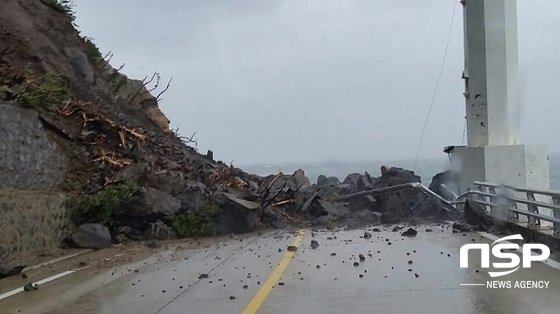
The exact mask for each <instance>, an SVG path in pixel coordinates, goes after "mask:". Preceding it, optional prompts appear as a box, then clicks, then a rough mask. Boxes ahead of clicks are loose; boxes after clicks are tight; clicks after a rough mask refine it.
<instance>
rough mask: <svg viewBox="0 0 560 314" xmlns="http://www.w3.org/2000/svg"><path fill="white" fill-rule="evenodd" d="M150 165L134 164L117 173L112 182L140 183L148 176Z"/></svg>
mask: <svg viewBox="0 0 560 314" xmlns="http://www.w3.org/2000/svg"><path fill="white" fill-rule="evenodd" d="M147 168H148V164H147V163H145V162H136V163H132V164H130V165H128V166H126V167H124V168H122V169H121V170H119V172H117V174H116V175H115V178H114V179H113V180H112V181H114V182H124V181H134V182H138V181H140V178H142V177H143V176H144V175H145V174H146V170H147Z"/></svg>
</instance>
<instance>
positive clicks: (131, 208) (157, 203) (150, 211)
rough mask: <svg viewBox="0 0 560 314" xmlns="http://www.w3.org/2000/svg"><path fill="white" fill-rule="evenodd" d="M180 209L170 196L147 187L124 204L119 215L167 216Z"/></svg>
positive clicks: (174, 199)
mask: <svg viewBox="0 0 560 314" xmlns="http://www.w3.org/2000/svg"><path fill="white" fill-rule="evenodd" d="M179 208H181V202H180V201H179V200H177V199H176V198H174V197H173V196H171V194H169V193H166V192H163V191H160V190H157V189H154V188H151V187H148V188H141V189H140V190H139V191H138V192H137V193H135V194H134V195H133V196H132V197H130V198H129V199H128V200H126V201H125V202H124V204H123V205H122V206H121V208H120V210H119V213H121V214H126V215H129V216H134V217H146V216H152V215H156V216H169V215H174V214H176V213H177V212H178V211H179Z"/></svg>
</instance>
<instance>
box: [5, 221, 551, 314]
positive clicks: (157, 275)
mask: <svg viewBox="0 0 560 314" xmlns="http://www.w3.org/2000/svg"><path fill="white" fill-rule="evenodd" d="M374 228H379V229H381V230H379V231H377V230H376V229H374ZM374 228H366V229H365V230H368V232H370V233H371V235H372V237H371V238H367V239H364V237H363V236H364V229H359V230H353V231H337V232H333V231H315V232H314V231H311V230H307V231H300V232H284V231H283V232H280V231H279V232H272V233H268V234H265V235H261V236H257V235H254V236H249V237H245V238H243V239H241V240H239V239H232V240H230V241H226V242H222V243H219V244H218V245H214V246H211V247H208V248H204V249H196V250H178V251H176V252H175V253H173V254H172V255H169V256H160V257H153V258H152V259H151V260H148V261H143V262H138V263H136V264H134V265H125V266H123V267H120V268H116V269H112V270H111V272H110V273H107V274H105V275H103V276H96V277H95V278H90V277H88V276H86V274H81V273H80V272H77V273H75V274H72V275H69V276H67V277H65V278H62V279H58V280H57V281H53V282H51V283H48V284H45V285H44V286H42V287H41V288H40V289H39V290H36V291H33V292H27V293H20V294H18V295H15V296H13V297H10V298H8V299H5V300H2V301H0V308H2V309H7V312H8V313H10V312H14V313H17V312H18V310H21V312H22V313H34V312H36V313H41V312H47V313H49V312H50V313H77V312H81V313H254V312H255V311H256V312H258V313H343V312H345V311H351V312H352V313H450V312H453V313H558V309H559V308H560V298H558V296H559V295H560V272H559V271H558V270H557V269H556V268H554V267H550V266H549V265H545V264H543V263H534V264H533V267H532V268H531V269H523V268H520V269H519V270H518V271H516V272H514V273H513V274H510V275H507V276H504V277H500V278H490V276H489V275H488V273H487V271H488V269H481V268H480V254H478V253H475V254H471V255H470V256H469V258H470V260H469V266H470V268H468V269H461V268H459V250H460V247H461V245H463V244H467V243H473V242H475V243H492V241H491V240H489V239H487V238H485V237H483V236H482V235H480V234H478V233H452V232H451V230H450V228H448V227H447V226H443V227H442V226H440V225H429V226H418V227H414V228H415V229H416V230H418V234H417V236H416V237H403V236H401V233H402V232H403V231H404V230H406V229H407V228H404V229H401V230H398V231H395V232H393V231H392V228H393V227H392V226H391V227H374ZM427 229H431V231H427ZM312 240H315V241H317V243H318V244H319V246H318V247H317V248H316V249H312V248H311V241H312ZM290 245H296V246H299V247H298V249H297V251H295V252H294V251H293V250H292V251H290V250H288V246H290ZM360 254H361V255H362V258H361V259H360ZM490 270H491V269H490ZM206 276H207V277H206ZM488 280H500V281H510V282H511V283H512V285H513V284H514V283H515V282H516V281H527V280H530V281H549V285H548V288H547V289H511V288H510V289H491V288H487V287H486V281H488ZM462 284H483V286H465V285H462ZM2 292H3V291H0V293H2Z"/></svg>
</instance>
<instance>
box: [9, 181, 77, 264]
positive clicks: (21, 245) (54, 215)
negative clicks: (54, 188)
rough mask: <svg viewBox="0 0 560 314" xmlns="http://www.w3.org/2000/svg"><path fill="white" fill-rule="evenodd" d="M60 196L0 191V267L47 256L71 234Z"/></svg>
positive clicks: (62, 196)
mask: <svg viewBox="0 0 560 314" xmlns="http://www.w3.org/2000/svg"><path fill="white" fill-rule="evenodd" d="M65 200H66V197H65V196H64V195H63V194H61V193H54V192H42V191H21V190H17V191H16V190H0V264H3V265H12V266H13V265H17V264H25V259H26V258H29V257H34V256H37V255H38V254H41V253H48V252H49V251H50V250H52V249H53V248H56V247H58V246H60V244H61V242H62V241H63V240H64V239H65V238H66V237H67V236H68V235H69V234H70V226H71V222H70V217H69V215H68V214H67V211H66V209H65V208H64V202H65Z"/></svg>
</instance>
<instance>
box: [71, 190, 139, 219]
mask: <svg viewBox="0 0 560 314" xmlns="http://www.w3.org/2000/svg"><path fill="white" fill-rule="evenodd" d="M136 191H138V184H136V183H135V182H126V183H123V184H121V185H119V186H115V187H113V188H110V189H106V190H102V191H99V192H97V193H96V194H92V195H85V196H79V197H73V198H71V199H69V200H68V201H67V202H66V207H67V208H68V209H69V210H70V211H71V213H72V217H73V220H74V222H75V223H76V224H78V225H80V224H83V223H100V224H107V223H109V222H110V221H111V220H112V219H113V217H114V216H115V212H116V210H117V209H118V208H119V206H120V205H121V203H122V202H123V201H124V200H126V199H127V198H129V197H130V196H131V195H132V194H134V193H135V192H136Z"/></svg>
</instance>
